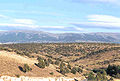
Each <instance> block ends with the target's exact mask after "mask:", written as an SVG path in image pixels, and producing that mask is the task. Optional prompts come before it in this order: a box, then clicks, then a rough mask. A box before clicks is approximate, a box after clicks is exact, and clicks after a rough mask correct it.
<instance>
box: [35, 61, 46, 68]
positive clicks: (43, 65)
mask: <svg viewBox="0 0 120 81" xmlns="http://www.w3.org/2000/svg"><path fill="white" fill-rule="evenodd" d="M37 65H38V67H39V68H45V62H44V60H41V61H39V63H38V64H37Z"/></svg>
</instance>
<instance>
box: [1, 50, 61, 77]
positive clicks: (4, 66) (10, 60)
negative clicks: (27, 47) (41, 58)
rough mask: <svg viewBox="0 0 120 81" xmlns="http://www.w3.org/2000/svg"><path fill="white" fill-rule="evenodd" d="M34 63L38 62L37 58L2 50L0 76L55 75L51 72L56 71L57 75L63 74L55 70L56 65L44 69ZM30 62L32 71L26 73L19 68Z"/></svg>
mask: <svg viewBox="0 0 120 81" xmlns="http://www.w3.org/2000/svg"><path fill="white" fill-rule="evenodd" d="M34 63H38V61H37V60H36V59H35V58H33V59H32V58H28V57H25V56H20V55H18V54H16V53H15V52H6V51H0V66H1V67H0V76H14V77H16V76H17V75H20V76H30V77H54V75H53V76H51V75H50V74H49V73H50V72H54V73H55V74H56V76H61V74H60V73H58V72H56V71H55V69H54V68H55V67H54V66H53V65H50V66H49V67H47V68H45V69H44V70H43V69H40V68H38V67H37V66H36V65H35V64H34ZM24 64H28V65H29V66H30V67H31V68H32V71H31V72H28V73H24V72H22V71H21V70H20V69H19V66H21V67H22V66H23V65H24Z"/></svg>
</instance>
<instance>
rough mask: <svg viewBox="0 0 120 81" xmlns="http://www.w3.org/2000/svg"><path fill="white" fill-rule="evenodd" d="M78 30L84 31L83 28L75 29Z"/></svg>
mask: <svg viewBox="0 0 120 81" xmlns="http://www.w3.org/2000/svg"><path fill="white" fill-rule="evenodd" d="M74 28H75V29H76V30H78V31H84V29H83V28H79V27H74Z"/></svg>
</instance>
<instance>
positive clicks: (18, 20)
mask: <svg viewBox="0 0 120 81" xmlns="http://www.w3.org/2000/svg"><path fill="white" fill-rule="evenodd" d="M14 22H16V23H21V24H35V23H36V21H35V20H32V19H14Z"/></svg>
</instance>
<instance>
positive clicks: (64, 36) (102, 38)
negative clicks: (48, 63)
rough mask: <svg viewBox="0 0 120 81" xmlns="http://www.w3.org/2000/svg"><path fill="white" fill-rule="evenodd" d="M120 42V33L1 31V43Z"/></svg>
mask: <svg viewBox="0 0 120 81" xmlns="http://www.w3.org/2000/svg"><path fill="white" fill-rule="evenodd" d="M29 42H38V43H57V42H61V43H71V42H105V43H106V42H108V43H120V33H103V32H101V33H59V34H54V33H48V32H43V31H28V30H27V31H1V32H0V43H29Z"/></svg>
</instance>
